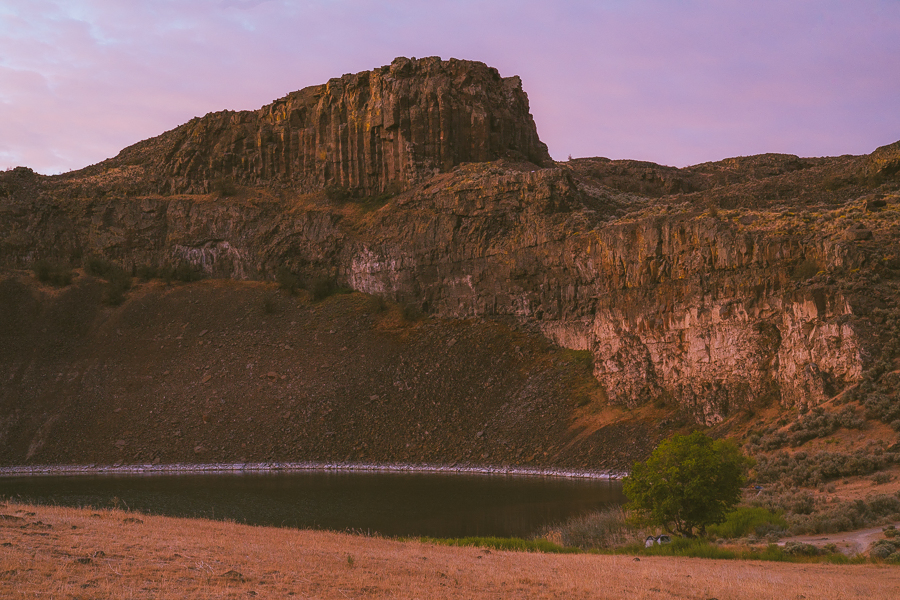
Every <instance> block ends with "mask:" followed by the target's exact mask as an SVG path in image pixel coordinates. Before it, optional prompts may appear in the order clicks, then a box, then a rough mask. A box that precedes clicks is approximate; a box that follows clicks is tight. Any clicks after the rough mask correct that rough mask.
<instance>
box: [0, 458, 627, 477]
mask: <svg viewBox="0 0 900 600" xmlns="http://www.w3.org/2000/svg"><path fill="white" fill-rule="evenodd" d="M307 471H319V472H354V473H361V472H371V473H436V474H450V473H457V474H461V475H513V476H519V477H561V478H568V479H606V480H619V479H622V478H623V477H625V476H626V475H627V473H618V472H610V471H574V470H567V469H532V468H527V467H507V466H485V465H480V466H477V465H459V464H453V465H430V464H370V463H319V462H299V463H297V462H254V463H249V462H248V463H175V464H158V465H154V464H134V465H115V464H113V465H96V464H94V465H17V466H7V467H0V477H21V476H43V475H120V474H121V475H156V474H158V475H176V474H185V475H198V474H204V473H209V474H226V473H299V472H307Z"/></svg>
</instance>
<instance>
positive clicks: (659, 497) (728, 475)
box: [624, 431, 752, 537]
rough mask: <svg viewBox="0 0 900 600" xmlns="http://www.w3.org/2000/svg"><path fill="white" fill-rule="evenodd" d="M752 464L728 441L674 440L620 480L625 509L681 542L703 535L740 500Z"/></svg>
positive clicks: (698, 435)
mask: <svg viewBox="0 0 900 600" xmlns="http://www.w3.org/2000/svg"><path fill="white" fill-rule="evenodd" d="M751 464H752V461H751V460H750V459H749V458H747V457H745V456H744V455H743V454H742V453H741V451H740V449H738V447H737V446H736V445H735V444H734V443H732V442H728V441H724V440H713V439H711V438H710V437H709V436H707V435H706V434H704V433H702V432H699V431H695V432H694V433H692V434H690V435H675V436H673V437H671V438H669V439H668V440H665V441H664V442H663V443H661V444H660V445H659V447H657V448H656V450H654V451H653V454H651V455H650V458H648V459H647V460H646V461H644V462H642V463H636V464H635V465H634V469H633V470H632V472H631V475H629V476H628V477H626V478H625V480H624V492H625V495H626V496H627V497H628V504H626V506H625V508H626V509H627V510H629V511H631V513H632V518H633V519H634V520H636V521H638V522H639V523H644V524H653V525H659V526H661V527H663V528H664V529H665V530H666V531H668V532H672V531H674V532H675V533H678V534H679V535H682V536H685V537H693V536H694V531H695V530H697V532H698V533H700V534H701V535H702V534H704V533H705V532H706V526H707V525H712V524H714V523H721V522H723V521H724V520H725V515H726V513H728V511H729V510H730V509H731V508H732V507H733V506H734V505H735V504H737V502H738V500H740V497H741V487H742V486H743V485H744V483H745V481H746V472H747V469H748V468H749V467H750V465H751Z"/></svg>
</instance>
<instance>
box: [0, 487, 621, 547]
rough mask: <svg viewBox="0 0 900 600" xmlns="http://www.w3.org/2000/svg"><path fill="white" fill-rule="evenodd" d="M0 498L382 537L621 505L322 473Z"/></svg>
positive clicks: (536, 492)
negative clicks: (350, 532)
mask: <svg viewBox="0 0 900 600" xmlns="http://www.w3.org/2000/svg"><path fill="white" fill-rule="evenodd" d="M0 497H2V498H8V499H12V500H18V501H22V502H29V503H39V504H58V505H63V506H90V507H94V508H105V507H114V506H118V507H119V508H123V509H125V508H127V509H131V510H135V511H139V512H143V513H150V514H160V515H169V516H178V517H200V518H207V519H220V520H233V521H236V522H239V523H248V524H252V525H270V526H279V527H298V528H316V529H330V530H335V531H348V530H349V531H356V532H363V533H378V534H382V535H386V536H435V537H465V536H502V537H526V538H527V537H529V536H531V535H533V534H535V533H537V532H538V531H540V529H541V528H542V527H544V526H546V525H550V524H553V523H559V522H562V521H565V520H566V519H568V518H571V517H574V516H577V515H580V514H584V513H586V512H590V511H593V510H597V509H601V508H603V507H605V506H609V505H617V504H621V503H623V502H624V497H623V495H622V485H621V482H619V481H615V480H613V481H610V480H604V479H571V478H562V477H537V476H521V475H471V474H465V475H462V474H455V473H454V474H440V473H384V472H374V473H373V472H321V471H307V472H299V473H296V472H295V473H255V474H241V473H234V474H231V473H229V474H200V475H197V474H192V475H188V474H181V475H172V474H166V475H162V474H153V475H76V476H24V477H0Z"/></svg>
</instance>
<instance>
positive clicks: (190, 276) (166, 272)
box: [160, 260, 203, 283]
mask: <svg viewBox="0 0 900 600" xmlns="http://www.w3.org/2000/svg"><path fill="white" fill-rule="evenodd" d="M160 275H161V276H162V278H163V279H165V280H166V281H167V282H171V281H173V280H174V281H181V282H183V283H191V282H192V281H200V280H201V279H203V271H201V270H200V269H198V268H196V267H194V265H192V264H191V263H189V262H187V261H186V260H183V261H181V262H180V263H178V265H177V266H176V267H175V268H174V269H173V268H172V267H168V268H166V269H163V270H162V271H161V272H160Z"/></svg>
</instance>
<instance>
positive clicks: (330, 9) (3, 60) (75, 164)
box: [0, 0, 900, 174]
mask: <svg viewBox="0 0 900 600" xmlns="http://www.w3.org/2000/svg"><path fill="white" fill-rule="evenodd" d="M396 56H416V57H423V56H440V57H442V58H444V59H449V58H461V59H470V60H480V61H483V62H485V63H487V64H489V65H492V66H495V67H497V68H498V69H499V70H500V73H501V74H502V75H504V76H509V75H519V76H521V77H522V80H523V82H524V86H525V91H526V92H527V93H528V96H529V98H530V100H531V112H532V114H533V115H534V118H535V121H536V122H537V126H538V132H539V134H540V136H541V139H543V140H544V141H545V142H546V143H547V144H548V146H549V147H550V153H551V155H552V156H553V157H554V158H556V159H558V160H565V159H566V158H567V157H568V156H569V155H572V156H575V157H580V156H607V157H609V158H634V159H639V160H649V161H654V162H659V163H662V164H668V165H674V166H685V165H689V164H696V163H699V162H704V161H709V160H718V159H722V158H727V157H731V156H740V155H748V154H758V153H762V152H786V153H791V154H798V155H801V156H828V155H838V154H864V153H868V152H871V151H872V150H874V149H875V148H876V147H878V146H881V145H884V144H889V143H892V142H895V141H897V140H900V0H852V1H850V0H848V1H839V0H780V1H769V0H758V1H754V2H748V1H746V0H741V1H737V0H735V1H732V0H719V1H716V0H678V1H676V0H646V1H644V0H632V1H626V0H606V1H602V0H601V1H593V2H591V1H580V0H571V1H566V0H556V1H546V0H499V1H490V0H480V1H470V0H443V1H442V0H428V1H425V0H420V1H412V0H406V1H403V0H398V1H390V0H388V1H375V0H306V1H302V2H292V1H286V0H269V1H265V0H144V1H137V0H134V1H132V0H69V1H55V0H3V2H2V4H0V169H2V168H6V167H14V166H18V165H25V166H30V167H32V168H33V169H35V170H36V171H38V172H41V173H46V174H51V173H58V172H64V171H68V170H71V169H77V168H81V167H84V166H87V165H89V164H93V163H96V162H98V161H101V160H103V159H105V158H108V157H110V156H114V155H115V154H116V153H118V151H119V150H121V149H122V148H124V147H125V146H128V145H130V144H133V143H135V142H137V141H139V140H142V139H145V138H148V137H152V136H154V135H157V134H159V133H162V132H163V131H166V130H168V129H171V128H173V127H176V126H178V125H180V124H182V123H184V122H185V121H187V120H188V119H190V118H191V117H194V116H200V115H203V114H205V113H207V112H211V111H216V110H222V109H226V108H227V109H233V110H240V109H255V108H258V107H260V106H262V105H264V104H267V103H269V102H271V101H272V100H274V99H276V98H278V97H281V96H284V95H285V94H287V93H288V92H291V91H293V90H297V89H300V88H302V87H305V86H308V85H314V84H319V83H324V82H325V81H327V80H328V79H329V78H330V77H335V76H340V75H342V74H344V73H355V72H358V71H364V70H369V69H372V68H375V67H379V66H381V65H385V64H388V63H390V62H391V60H392V59H393V58H394V57H396Z"/></svg>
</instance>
